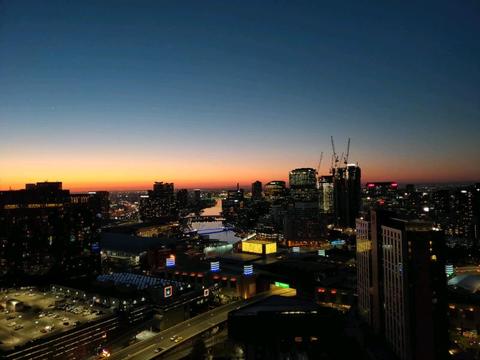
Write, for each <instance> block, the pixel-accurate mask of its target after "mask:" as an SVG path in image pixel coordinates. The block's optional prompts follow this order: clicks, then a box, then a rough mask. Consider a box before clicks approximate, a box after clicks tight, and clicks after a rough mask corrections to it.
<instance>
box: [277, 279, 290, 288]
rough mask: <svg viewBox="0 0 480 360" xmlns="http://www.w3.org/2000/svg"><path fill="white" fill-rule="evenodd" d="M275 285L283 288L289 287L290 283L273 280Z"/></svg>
mask: <svg viewBox="0 0 480 360" xmlns="http://www.w3.org/2000/svg"><path fill="white" fill-rule="evenodd" d="M275 286H278V287H281V288H284V289H288V288H290V285H288V284H285V283H282V282H279V281H275Z"/></svg>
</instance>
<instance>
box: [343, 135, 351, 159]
mask: <svg viewBox="0 0 480 360" xmlns="http://www.w3.org/2000/svg"><path fill="white" fill-rule="evenodd" d="M348 155H350V138H348V142H347V153H346V154H345V158H344V160H343V163H344V164H345V165H347V164H348Z"/></svg>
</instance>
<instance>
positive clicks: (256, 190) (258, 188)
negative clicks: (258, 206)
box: [252, 180, 263, 200]
mask: <svg viewBox="0 0 480 360" xmlns="http://www.w3.org/2000/svg"><path fill="white" fill-rule="evenodd" d="M262 190H263V189H262V182H261V181H258V180H257V181H255V182H254V183H252V199H253V200H262V198H263V194H262Z"/></svg>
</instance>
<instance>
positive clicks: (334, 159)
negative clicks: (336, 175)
mask: <svg viewBox="0 0 480 360" xmlns="http://www.w3.org/2000/svg"><path fill="white" fill-rule="evenodd" d="M330 140H331V141H332V151H333V162H334V165H333V167H335V168H336V167H337V163H338V155H337V153H336V151H335V142H334V141H333V136H330Z"/></svg>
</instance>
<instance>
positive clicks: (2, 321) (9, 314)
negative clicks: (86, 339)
mask: <svg viewBox="0 0 480 360" xmlns="http://www.w3.org/2000/svg"><path fill="white" fill-rule="evenodd" d="M9 300H10V303H12V301H13V303H15V304H22V303H23V309H21V306H19V307H18V310H14V309H12V308H11V306H8V305H7V303H8V301H9ZM110 313H111V311H110V310H109V309H108V308H106V307H104V306H100V304H98V303H97V302H95V301H92V299H91V298H89V297H87V296H86V295H83V296H81V295H79V296H75V295H74V294H72V295H69V294H62V293H59V292H52V291H46V292H41V291H39V290H37V289H35V288H20V289H6V290H3V291H1V292H0V350H3V351H8V350H10V349H12V348H14V347H15V346H22V345H24V344H26V343H27V342H29V341H31V340H34V339H38V338H40V337H46V336H49V335H52V334H58V333H61V332H64V331H67V330H69V329H72V328H73V327H75V326H78V325H80V324H83V323H86V322H89V321H92V320H97V319H100V318H101V317H103V316H105V315H107V314H110Z"/></svg>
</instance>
